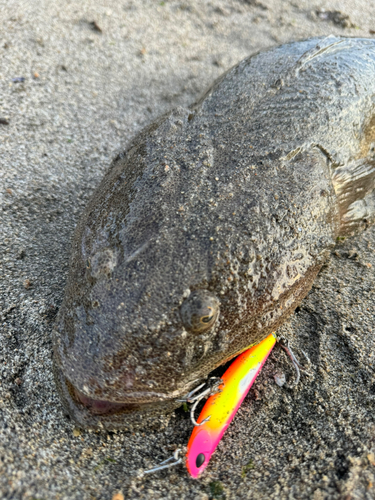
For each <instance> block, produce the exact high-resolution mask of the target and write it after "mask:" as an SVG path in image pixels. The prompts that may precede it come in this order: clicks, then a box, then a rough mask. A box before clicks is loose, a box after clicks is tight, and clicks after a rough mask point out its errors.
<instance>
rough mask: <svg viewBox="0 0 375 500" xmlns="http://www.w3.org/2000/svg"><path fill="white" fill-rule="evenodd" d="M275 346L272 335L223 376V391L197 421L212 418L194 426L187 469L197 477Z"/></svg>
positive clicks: (216, 395)
mask: <svg viewBox="0 0 375 500" xmlns="http://www.w3.org/2000/svg"><path fill="white" fill-rule="evenodd" d="M275 343H276V336H275V334H274V333H271V334H270V335H269V336H268V337H267V338H265V339H264V340H263V341H262V342H260V344H258V345H256V346H254V347H251V348H250V349H248V350H247V351H245V352H243V353H242V354H240V355H239V356H238V357H237V358H236V359H235V361H234V362H233V363H232V364H231V365H230V367H229V368H228V370H227V371H226V372H225V373H224V375H223V376H222V377H221V378H222V380H223V383H222V384H221V385H220V386H219V389H220V390H221V392H219V393H217V394H213V395H212V396H210V397H209V398H208V400H207V401H206V404H205V405H204V407H203V409H202V412H201V414H200V415H199V418H198V419H197V422H198V423H200V422H202V421H203V420H204V419H205V418H207V417H208V416H209V417H210V419H209V420H208V421H207V422H205V423H204V424H203V425H201V426H197V427H194V430H193V432H192V434H191V436H190V440H189V443H188V451H187V454H186V467H187V469H188V471H189V473H190V474H191V475H192V476H193V477H195V478H196V477H198V476H199V474H201V473H202V472H203V470H204V469H205V468H206V466H207V464H208V462H209V460H210V458H211V455H212V454H213V452H214V451H215V449H216V447H217V445H218V443H219V441H220V439H221V438H222V436H223V434H224V432H225V431H226V430H227V428H228V426H229V424H230V423H231V421H232V420H233V417H234V415H235V414H236V412H237V410H238V408H239V407H240V406H241V403H242V401H243V400H244V398H245V396H246V394H247V393H248V392H249V390H250V387H251V386H252V384H253V382H254V380H255V379H256V377H257V375H258V373H259V371H260V370H261V368H262V366H263V365H264V363H265V361H266V359H267V358H268V356H269V354H270V352H271V351H272V348H273V346H274V345H275Z"/></svg>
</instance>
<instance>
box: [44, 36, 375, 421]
mask: <svg viewBox="0 0 375 500" xmlns="http://www.w3.org/2000/svg"><path fill="white" fill-rule="evenodd" d="M374 186H375V40H371V39H355V38H339V37H333V36H330V37H327V38H325V39H323V38H320V39H311V40H307V41H303V42H296V43H290V44H286V45H282V46H280V47H277V48H274V49H271V50H269V51H267V52H262V53H259V54H256V55H254V56H251V57H249V58H247V59H245V60H244V61H242V62H240V63H239V64H238V65H236V66H234V67H233V68H232V69H230V70H229V71H227V72H226V73H225V74H224V75H223V76H222V77H221V78H219V80H217V81H216V82H215V83H214V85H213V86H212V87H211V88H210V89H209V90H208V91H207V92H206V94H205V95H204V96H203V97H202V98H201V99H200V100H199V101H198V102H197V103H195V104H194V105H192V106H191V107H190V108H189V109H185V108H177V109H175V110H173V111H171V112H170V113H167V114H166V115H164V116H162V117H161V118H159V119H158V120H156V121H155V122H154V123H152V124H151V125H150V126H148V127H147V128H146V129H144V130H143V131H142V132H141V133H140V134H138V135H137V136H136V137H135V138H134V139H133V140H132V141H131V142H130V144H129V145H128V147H127V149H126V151H125V152H124V153H122V154H120V155H119V156H118V157H117V158H116V159H115V160H114V162H113V164H112V166H111V167H110V169H109V171H108V172H107V174H106V175H105V177H104V179H103V181H102V182H101V184H100V185H99V187H98V188H97V190H96V192H95V194H94V196H93V197H92V199H91V201H90V202H89V204H88V206H87V208H86V210H85V211H84V213H83V216H82V218H81V219H80V221H79V223H78V226H77V229H76V232H75V235H74V239H73V249H72V257H71V263H70V273H69V277H68V282H67V286H66V291H65V297H64V301H63V304H62V306H61V308H60V311H59V314H58V318H57V321H56V325H55V328H54V360H55V375H56V381H57V385H58V388H59V391H60V394H61V397H62V400H63V402H64V404H65V406H66V408H67V409H68V411H69V413H70V414H71V415H72V416H73V418H74V419H75V420H76V421H77V422H78V423H79V424H80V425H81V426H89V427H97V426H99V425H102V426H104V427H105V428H107V429H116V428H126V427H129V426H131V425H133V424H134V425H142V422H143V420H144V418H145V416H146V415H152V414H155V415H158V414H161V413H163V412H166V411H168V410H171V409H173V408H175V407H176V406H177V405H178V403H176V400H177V399H179V398H181V396H183V395H184V394H186V393H187V392H189V390H190V389H191V388H192V387H194V386H196V385H198V383H200V382H201V381H202V380H203V379H205V378H206V377H207V375H208V374H209V373H210V372H211V371H212V370H213V369H215V368H216V367H217V366H219V365H221V364H223V363H224V362H226V361H228V360H229V359H231V358H233V357H234V356H235V355H237V354H239V353H240V352H242V351H244V350H245V349H247V348H248V347H249V346H251V345H254V344H257V343H259V342H260V341H262V340H263V339H264V338H266V337H267V336H268V335H269V334H270V333H271V332H272V331H274V330H276V329H277V328H278V327H279V326H280V325H281V324H282V323H283V322H284V321H285V319H286V318H287V317H288V316H289V315H290V314H291V313H292V312H293V311H294V309H295V308H296V307H297V306H298V304H299V303H300V302H301V300H302V299H303V298H304V297H305V296H306V294H307V293H308V291H309V289H310V288H311V286H312V283H313V281H314V279H315V277H316V275H317V273H318V271H319V269H320V268H321V266H322V264H323V263H324V262H325V261H326V259H327V258H328V256H329V253H330V251H331V249H332V247H333V246H334V244H335V241H336V239H337V238H338V237H340V236H347V235H351V234H354V233H355V232H356V231H358V230H359V229H361V228H363V227H366V226H367V225H368V224H369V223H370V222H372V221H373V219H374V213H375V194H374Z"/></svg>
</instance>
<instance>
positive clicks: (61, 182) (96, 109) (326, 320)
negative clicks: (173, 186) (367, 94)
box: [0, 0, 375, 500]
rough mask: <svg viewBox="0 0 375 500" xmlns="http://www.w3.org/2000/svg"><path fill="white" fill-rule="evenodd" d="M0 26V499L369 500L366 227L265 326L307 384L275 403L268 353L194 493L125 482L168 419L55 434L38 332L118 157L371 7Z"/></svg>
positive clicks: (191, 12) (31, 16) (118, 9)
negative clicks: (254, 65)
mask: <svg viewBox="0 0 375 500" xmlns="http://www.w3.org/2000/svg"><path fill="white" fill-rule="evenodd" d="M0 27H1V30H0V62H1V64H0V89H1V90H0V180H1V185H0V320H1V322H0V498H1V499H12V500H13V499H17V500H18V499H22V500H23V499H29V500H31V499H33V500H47V499H48V500H55V499H56V500H57V499H59V500H75V499H77V500H78V499H79V500H94V499H95V500H99V499H103V500H122V499H123V498H126V499H177V498H181V499H191V500H209V499H224V498H225V499H247V498H249V499H313V500H323V499H345V500H352V499H353V500H354V499H358V500H359V499H361V500H362V499H368V500H371V499H374V498H375V417H374V414H375V412H374V404H375V326H374V305H373V298H374V282H375V274H374V273H375V252H374V249H375V227H372V228H368V229H367V230H366V231H365V232H363V233H361V234H360V235H358V236H356V237H354V238H350V239H346V240H345V241H341V242H339V243H338V244H337V247H336V248H335V250H334V251H333V252H332V255H331V258H330V260H329V262H328V263H327V265H325V266H324V268H323V269H322V271H321V272H320V273H319V275H318V278H317V280H316V282H315V284H314V286H313V288H312V290H311V292H310V293H309V295H308V296H307V297H306V299H305V300H304V301H303V302H302V304H301V306H300V307H299V308H298V309H297V311H296V312H295V314H294V315H293V316H292V317H291V318H290V320H288V321H287V322H286V323H285V324H284V325H283V327H282V328H281V331H280V333H283V334H284V335H286V336H288V338H290V339H291V341H292V343H293V346H294V348H295V350H296V352H297V353H298V352H300V351H301V349H302V350H304V351H305V352H306V353H307V354H308V355H309V357H310V359H311V362H312V364H313V370H312V376H310V377H307V376H304V375H302V377H301V382H300V384H299V385H298V386H297V387H296V388H294V389H286V388H285V387H279V386H278V385H277V384H276V383H275V380H274V375H275V374H276V373H281V372H284V373H285V374H286V375H287V377H293V369H292V366H291V364H290V362H289V360H288V358H287V356H286V354H285V352H284V351H283V350H282V349H280V348H279V347H276V348H275V349H274V351H273V353H272V355H271V356H270V358H269V360H268V361H267V364H266V366H265V368H264V370H263V371H262V373H261V374H260V376H259V377H258V379H257V381H256V383H255V385H254V387H253V389H252V390H251V391H250V393H249V395H248V396H247V398H246V399H245V401H244V403H243V405H242V407H241V409H240V410H239V412H238V414H237V416H236V418H235V420H234V422H233V423H232V425H231V426H230V428H229V430H228V431H227V433H226V434H225V436H224V438H223V440H222V441H221V443H220V444H219V446H218V449H217V451H216V453H215V455H214V456H213V458H212V460H211V462H210V464H209V466H208V467H207V469H206V471H205V473H204V474H203V476H202V477H201V479H199V480H193V479H191V478H190V477H189V475H188V473H187V471H186V469H185V467H184V466H183V465H180V466H178V467H176V468H174V469H171V470H168V471H162V472H159V473H157V474H154V475H149V476H144V477H142V475H141V472H142V470H145V469H147V468H150V467H152V466H153V465H155V464H157V463H158V462H160V461H162V460H164V459H165V458H167V457H169V456H171V455H172V453H173V451H174V450H175V449H176V448H178V447H181V448H184V447H186V444H187V441H188V439H189V435H190V433H191V429H192V426H191V422H190V420H189V414H188V413H185V412H184V411H183V410H182V409H180V410H177V411H176V412H175V413H173V414H172V415H169V416H167V417H161V418H160V425H159V426H157V427H155V426H152V427H147V426H146V427H145V428H144V429H142V430H139V431H137V432H126V431H121V432H116V433H115V432H104V431H86V430H81V429H78V428H77V427H76V425H75V424H74V422H72V421H71V420H69V419H68V418H67V416H66V415H65V414H64V411H63V408H62V406H61V403H60V400H59V396H58V394H57V391H56V387H55V384H54V380H53V374H52V341H51V331H52V326H53V322H54V319H55V317H56V313H57V311H58V308H59V307H60V305H61V302H62V298H63V292H64V286H65V281H66V276H67V270H68V264H69V255H70V242H71V237H72V233H73V230H74V227H75V225H76V223H77V220H78V218H79V216H80V213H81V212H82V210H83V208H84V207H85V205H86V203H87V201H88V199H89V197H90V195H91V193H92V192H93V190H94V189H95V187H96V186H97V185H98V183H99V182H100V179H101V178H102V176H103V174H104V172H105V171H106V169H107V168H108V166H109V165H110V163H111V160H112V159H113V158H114V157H115V156H116V154H118V153H119V152H120V151H122V150H123V149H124V148H125V146H126V144H127V143H128V141H129V140H130V139H131V138H132V137H133V136H134V135H135V134H136V133H137V132H138V131H139V130H140V129H141V128H142V127H143V126H145V125H146V124H148V123H150V122H151V121H152V120H153V119H155V118H156V117H157V116H159V115H160V114H162V113H164V112H166V111H168V110H170V109H172V108H173V107H175V106H179V105H182V106H187V105H189V104H190V103H192V102H193V101H194V100H196V99H197V98H198V97H199V95H200V94H201V93H203V92H204V90H205V89H206V88H207V86H208V85H209V84H210V83H212V82H213V81H214V79H215V78H217V77H218V76H219V75H220V74H221V73H223V72H224V71H225V70H227V69H228V68H230V67H231V66H233V65H234V64H236V63H237V62H239V61H240V60H241V59H243V58H245V57H246V56H248V55H250V54H252V53H255V52H257V51H259V50H262V49H266V48H269V47H273V46H276V45H279V44H282V43H285V42H289V41H294V40H301V39H304V38H309V37H313V36H323V35H329V34H334V35H342V36H351V37H373V36H375V2H374V1H373V0H371V1H365V0H356V1H354V0H346V1H340V2H338V1H333V0H332V1H323V0H316V1H315V2H313V3H311V2H308V1H307V0H302V1H299V2H296V1H292V0H285V1H282V2H281V1H277V0H259V1H258V0H227V1H224V0H211V1H206V0H203V1H198V0H185V1H184V0H165V1H157V0H122V1H115V0H102V1H101V2H95V1H94V0H82V1H81V2H73V1H71V0H65V1H63V0H53V1H51V0H40V1H38V2H36V1H33V0H23V1H15V0H10V1H6V0H0Z"/></svg>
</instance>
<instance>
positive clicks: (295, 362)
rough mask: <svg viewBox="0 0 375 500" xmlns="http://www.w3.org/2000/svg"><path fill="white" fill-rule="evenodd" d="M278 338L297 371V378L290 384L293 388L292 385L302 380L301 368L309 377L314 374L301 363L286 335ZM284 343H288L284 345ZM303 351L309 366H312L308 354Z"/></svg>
mask: <svg viewBox="0 0 375 500" xmlns="http://www.w3.org/2000/svg"><path fill="white" fill-rule="evenodd" d="M277 340H278V341H279V342H280V346H281V347H282V348H283V349H284V351H285V352H286V353H287V354H288V356H289V357H290V359H291V360H292V363H293V366H294V369H295V370H296V372H297V376H296V379H295V380H294V382H293V384H292V385H290V386H289V388H290V389H291V388H292V387H295V386H296V385H297V384H298V383H299V381H300V378H301V372H300V370H302V371H303V372H305V373H306V375H308V376H309V377H310V376H311V375H312V374H311V373H310V372H309V371H308V369H309V368H305V367H303V366H302V365H301V363H300V362H299V361H298V360H297V358H296V356H295V355H294V352H293V351H292V348H291V347H290V345H289V341H288V340H287V339H286V338H285V337H279V338H278V339H277ZM284 344H286V345H284ZM301 352H302V354H303V355H304V356H305V358H306V359H307V362H308V364H309V367H310V366H311V361H310V358H309V357H308V356H307V354H306V353H305V352H304V351H302V350H301Z"/></svg>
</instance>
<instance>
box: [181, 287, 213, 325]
mask: <svg viewBox="0 0 375 500" xmlns="http://www.w3.org/2000/svg"><path fill="white" fill-rule="evenodd" d="M180 314H181V319H182V322H183V324H184V327H185V328H186V329H187V330H189V331H191V332H193V333H204V332H206V331H208V330H210V328H212V327H213V325H214V324H215V322H216V320H217V317H218V315H219V301H218V299H217V298H216V297H215V296H214V295H213V294H211V293H210V292H208V291H207V290H196V291H195V292H192V293H191V294H190V296H189V297H188V298H187V299H185V300H184V302H183V303H182V305H181V309H180Z"/></svg>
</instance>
